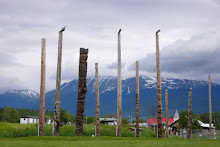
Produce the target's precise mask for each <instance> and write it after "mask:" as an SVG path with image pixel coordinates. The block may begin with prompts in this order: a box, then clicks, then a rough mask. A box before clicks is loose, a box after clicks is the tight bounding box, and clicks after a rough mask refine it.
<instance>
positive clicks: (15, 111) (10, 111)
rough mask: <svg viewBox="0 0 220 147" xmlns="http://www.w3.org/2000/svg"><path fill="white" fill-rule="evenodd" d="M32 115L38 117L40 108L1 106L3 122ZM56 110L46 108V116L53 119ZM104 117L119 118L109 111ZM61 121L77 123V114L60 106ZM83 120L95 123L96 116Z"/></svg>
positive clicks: (126, 122) (123, 120)
mask: <svg viewBox="0 0 220 147" xmlns="http://www.w3.org/2000/svg"><path fill="white" fill-rule="evenodd" d="M22 116H30V117H38V116H39V110H36V109H25V108H13V107H10V106H7V107H5V108H0V121H1V122H10V123H19V122H20V117H22ZM53 116H54V111H50V110H46V111H45V117H46V118H50V119H51V120H52V121H53V118H54V117H53ZM103 117H104V118H117V115H116V114H114V113H108V114H106V115H104V116H103ZM60 122H61V124H66V123H67V122H71V123H75V122H76V116H75V115H73V114H71V113H69V112H67V111H66V110H65V109H63V108H60ZM83 122H84V123H85V124H86V123H87V124H92V123H95V117H93V116H86V115H85V116H84V120H83ZM122 124H128V120H127V119H122Z"/></svg>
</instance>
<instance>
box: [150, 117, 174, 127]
mask: <svg viewBox="0 0 220 147" xmlns="http://www.w3.org/2000/svg"><path fill="white" fill-rule="evenodd" d="M173 121H174V119H173V118H168V125H170V124H172V123H173ZM165 122H166V119H165V118H162V125H163V126H165ZM147 124H148V126H157V118H149V119H148V120H147Z"/></svg>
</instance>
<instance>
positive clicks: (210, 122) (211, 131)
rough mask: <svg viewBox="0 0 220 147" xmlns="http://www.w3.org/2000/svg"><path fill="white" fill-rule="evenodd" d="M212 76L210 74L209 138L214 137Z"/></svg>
mask: <svg viewBox="0 0 220 147" xmlns="http://www.w3.org/2000/svg"><path fill="white" fill-rule="evenodd" d="M211 98H212V97H211V77H210V75H209V139H212V136H213V130H212V99H211Z"/></svg>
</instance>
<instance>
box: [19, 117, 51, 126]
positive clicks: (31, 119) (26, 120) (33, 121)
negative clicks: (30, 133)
mask: <svg viewBox="0 0 220 147" xmlns="http://www.w3.org/2000/svg"><path fill="white" fill-rule="evenodd" d="M37 123H39V117H33V116H22V117H21V118H20V124H37ZM45 123H46V124H51V119H50V118H45Z"/></svg>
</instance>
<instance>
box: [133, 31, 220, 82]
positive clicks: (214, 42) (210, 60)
mask: <svg viewBox="0 0 220 147" xmlns="http://www.w3.org/2000/svg"><path fill="white" fill-rule="evenodd" d="M161 34H162V33H161ZM161 36H162V35H161ZM218 40H220V33H219V32H211V33H207V34H203V35H197V36H192V37H191V38H190V39H189V40H178V41H176V42H175V43H174V44H172V45H169V46H167V47H164V48H162V49H161V51H160V58H161V71H162V72H163V73H165V75H169V74H175V76H179V77H184V76H187V77H191V78H195V79H196V78H197V77H201V76H203V77H206V76H207V75H208V74H213V75H215V76H220V68H219V63H220V58H219V57H220V42H219V41H218ZM133 67H134V66H133V64H132V65H130V66H129V70H134V68H133ZM140 70H142V71H145V72H150V73H155V72H156V55H155V53H151V54H147V55H146V56H145V57H144V58H142V59H140ZM215 80H216V81H217V82H220V81H219V80H217V79H215Z"/></svg>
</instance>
